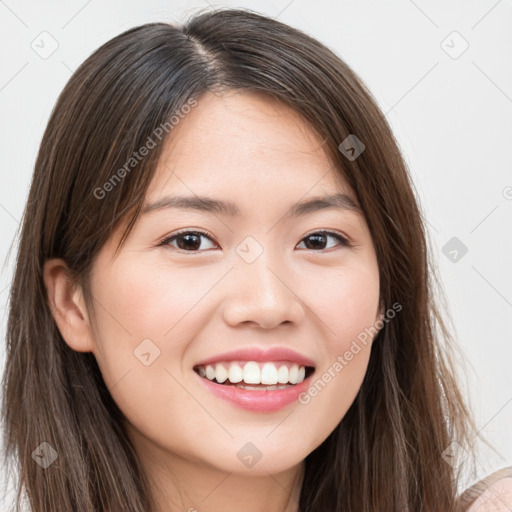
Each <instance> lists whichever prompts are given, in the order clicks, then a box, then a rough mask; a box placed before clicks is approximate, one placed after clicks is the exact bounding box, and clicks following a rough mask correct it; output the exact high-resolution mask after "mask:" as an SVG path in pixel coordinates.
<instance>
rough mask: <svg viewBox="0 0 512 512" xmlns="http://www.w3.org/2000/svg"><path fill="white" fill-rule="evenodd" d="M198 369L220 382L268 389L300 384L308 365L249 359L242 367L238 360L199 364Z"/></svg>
mask: <svg viewBox="0 0 512 512" xmlns="http://www.w3.org/2000/svg"><path fill="white" fill-rule="evenodd" d="M197 370H198V373H199V375H201V377H206V378H207V379H208V380H216V381H217V382H218V383H220V384H222V383H224V382H226V381H229V382H230V383H232V384H238V383H242V384H262V385H264V386H269V387H268V388H266V389H278V388H280V387H286V386H279V385H283V384H284V385H286V384H300V383H301V382H302V381H303V380H304V378H305V376H306V367H305V366H299V365H298V364H297V363H293V364H292V363H287V364H275V363H272V362H267V363H259V364H258V363H257V362H255V361H248V362H246V363H245V364H243V367H242V365H241V364H238V363H237V362H224V363H216V364H215V365H211V364H209V365H206V367H203V366H199V367H198V369H197ZM242 381H243V382H242ZM242 384H241V386H242ZM276 385H277V386H276ZM248 389H252V388H250V387H249V388H248Z"/></svg>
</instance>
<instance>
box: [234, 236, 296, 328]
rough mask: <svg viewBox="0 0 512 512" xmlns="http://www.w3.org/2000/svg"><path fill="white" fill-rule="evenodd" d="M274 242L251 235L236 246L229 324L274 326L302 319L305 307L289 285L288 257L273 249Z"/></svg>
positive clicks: (269, 238)
mask: <svg viewBox="0 0 512 512" xmlns="http://www.w3.org/2000/svg"><path fill="white" fill-rule="evenodd" d="M270 241H271V237H266V238H265V237H261V239H260V240H256V238H254V237H252V236H248V237H247V238H246V239H244V240H243V241H242V242H241V243H240V244H239V245H238V246H237V247H236V249H235V252H236V255H235V258H234V269H233V270H234V271H233V278H234V279H235V285H234V289H233V288H232V289H231V291H232V296H231V298H230V300H229V301H228V304H229V305H228V308H227V310H226V315H227V320H228V321H231V322H234V323H236V322H240V321H254V322H257V323H260V324H261V325H263V324H265V325H266V326H270V325H277V324H279V323H282V322H286V321H293V320H295V321H296V320H298V314H299V312H300V311H301V309H302V308H301V307H300V304H299V301H298V298H297V296H296V295H295V293H294V292H293V291H292V288H291V286H292V285H291V284H290V283H289V281H290V275H289V274H290V273H289V272H287V271H286V268H287V266H286V264H285V262H284V255H282V254H281V253H280V252H279V251H278V250H273V249H272V248H271V247H270V243H271V242H270Z"/></svg>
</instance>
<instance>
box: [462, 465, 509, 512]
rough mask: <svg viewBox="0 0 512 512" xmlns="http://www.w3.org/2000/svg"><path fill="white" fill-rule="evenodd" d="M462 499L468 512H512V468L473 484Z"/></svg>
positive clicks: (501, 470)
mask: <svg viewBox="0 0 512 512" xmlns="http://www.w3.org/2000/svg"><path fill="white" fill-rule="evenodd" d="M460 499H461V502H462V504H463V508H464V510H466V511H467V512H512V466H510V467H506V468H503V469H500V470H499V471H496V472H494V473H492V474H490V475H489V476H487V477H486V478H484V479H483V480H480V481H479V482H477V483H476V484H473V485H472V486H471V487H469V488H468V489H466V490H465V491H464V492H463V493H462V495H461V498H460Z"/></svg>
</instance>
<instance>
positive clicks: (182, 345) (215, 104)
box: [44, 92, 382, 512]
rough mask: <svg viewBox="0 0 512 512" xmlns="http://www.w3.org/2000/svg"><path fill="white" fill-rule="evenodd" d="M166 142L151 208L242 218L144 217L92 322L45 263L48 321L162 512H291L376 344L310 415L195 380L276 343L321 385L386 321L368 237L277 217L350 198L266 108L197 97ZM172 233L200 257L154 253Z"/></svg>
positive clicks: (308, 141) (263, 103)
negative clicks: (143, 355) (91, 380)
mask: <svg viewBox="0 0 512 512" xmlns="http://www.w3.org/2000/svg"><path fill="white" fill-rule="evenodd" d="M171 133H172V139H169V141H168V142H167V143H166V146H165V151H164V154H163V156H162V158H161V161H160V164H159V167H158V169H157V172H156V174H155V176H154V177H153V181H152V183H151V185H150V188H149V190H148V193H147V196H146V202H147V203H151V202H153V201H156V200H158V199H161V198H163V197H166V196H171V195H176V194H180V195H181V194H184V195H190V196H193V195H194V194H197V195H205V196H209V197H214V198H218V199H223V200H231V201H233V202H235V203H236V204H237V205H238V207H239V208H240V210H241V216H240V217H239V218H237V217H229V216H223V215H221V214H218V213H215V214H214V213H207V212H201V211H197V210H196V211H194V210H178V209H174V208H167V209H161V210H154V211H151V212H149V213H146V214H144V215H143V216H142V217H141V218H140V219H139V220H138V222H137V224H136V225H135V227H134V230H133V231H132V233H131V234H130V236H129V238H128V239H127V241H126V243H125V245H124V246H123V248H122V249H121V251H120V252H119V253H118V255H117V256H116V257H115V258H114V251H115V248H116V245H117V242H118V240H119V237H120V235H121V229H119V230H118V231H117V232H115V233H114V234H113V235H112V237H111V239H110V240H109V241H108V242H107V244H106V245H105V246H104V247H103V248H102V249H101V250H100V252H99V253H98V254H97V256H96V258H95V261H94V265H93V270H92V273H91V290H92V295H93V297H94V308H93V309H89V310H88V309H87V308H86V305H85V302H84V298H83V294H82V291H81V290H80V287H79V286H78V285H74V283H72V281H71V280H70V279H69V278H68V273H67V270H66V266H65V263H64V262H63V261H62V260H49V261H47V262H46V265H45V269H44V275H45V282H46V286H47V288H48V291H49V296H50V299H51V300H50V302H51V306H52V311H53V314H54V316H55V319H56V321H57V324H58V326H59V329H60V331H61V333H62V335H63V338H64V340H65V341H66V343H67V344H68V345H69V346H70V347H71V348H73V349H74V350H77V351H81V352H87V351H90V352H93V353H94V355H95V357H96V359H97V361H98V364H99V367H100V369H101V372H102V374H103V377H104V379H105V382H106V383H107V385H108V387H109V390H110V392H111V394H112V396H113V398H114V400H115V402H116V403H117V405H118V406H119V408H120V409H121V411H122V412H123V413H124V415H125V417H126V426H127V429H128V433H129V435H130V438H131V439H132V441H133V443H134V446H135V448H136V450H137V453H138V455H139V457H140V458H141V461H142V464H143V466H144V468H145V470H146V471H147V472H148V474H149V476H150V480H151V482H152V485H153V491H154V493H155V496H156V497H157V501H158V507H159V508H158V510H159V511H161V512H164V511H165V512H168V511H175V510H176V511H178V510H179V511H190V512H192V511H193V510H197V511H199V512H213V511H217V510H223V511H225V512H234V511H239V510H245V511H247V512H266V511H268V510H273V511H285V512H293V511H296V510H297V506H298V500H299V495H300V488H301V484H302V478H303V473H304V459H305V457H306V456H307V455H308V454H309V453H311V452H312V451H313V450H314V449H315V448H317V447H318V446H319V445H320V444H321V443H322V442H323V441H324V440H325V439H326V438H327V436H328V435H329V434H330V433H331V432H332V431H333V430H334V428H335V427H336V426H337V425H338V424H339V422H340V421H341V419H342V418H343V416H344V415H345V413H346V412H347V410H348V409H349V407H350V405H351V404H352V402H353V400H354V399H355V397H356V394H357V392H358V390H359V388H360V386H361V383H362V381H363V378H364V375H365V372H366V369H367V365H368V360H369V356H370V348H371V342H370V343H368V344H367V345H366V346H365V347H363V348H362V350H361V351H359V352H358V353H357V355H355V356H354V357H353V359H352V360H351V361H350V362H349V363H348V364H347V365H346V366H345V367H344V368H343V371H341V372H338V373H337V374H336V376H335V378H333V379H331V381H330V382H329V383H328V384H327V385H326V386H325V387H324V388H323V389H322V391H321V392H319V393H318V394H317V396H315V397H313V398H311V400H310V401H309V403H307V404H301V403H298V402H294V403H292V404H291V405H288V406H287V407H286V408H284V409H282V410H279V411H277V412H273V413H258V412H249V411H246V410H243V409H240V408H237V407H235V406H233V405H231V404H230V403H228V402H225V401H223V400H221V399H219V398H217V397H215V396H214V395H212V394H211V393H210V392H209V391H208V390H206V389H205V388H204V387H203V385H202V383H201V382H200V381H198V377H197V375H196V374H195V373H194V371H193V370H192V368H193V366H194V365H195V364H196V363H197V362H198V361H200V360H201V359H205V358H207V357H210V356H213V355H216V354H219V353H222V352H226V351H229V350H232V349H235V348H245V347H263V348H266V347H271V346H286V347H289V348H292V349H293V350H295V351H297V352H299V353H301V354H304V355H306V356H307V357H310V358H311V359H313V361H315V367H316V376H315V377H319V376H321V375H322V374H323V373H324V372H325V371H327V370H328V369H329V368H330V367H332V365H333V363H334V362H335V361H336V360H337V357H338V356H340V355H343V354H344V353H345V352H346V351H347V350H348V349H349V348H350V345H351V343H352V342H353V341H354V340H355V339H356V337H357V336H358V334H360V333H361V332H362V331H364V329H365V328H368V327H370V326H372V325H374V324H375V322H376V321H377V320H378V319H379V318H380V314H381V313H382V311H380V310H379V309H378V302H379V271H378V265H377V260H376V255H375V250H374V247H373V244H372V239H371V235H370V233H369V230H368V227H367V224H366V221H365V219H364V216H363V215H362V214H358V213H357V212H353V211H346V210H345V211H344V210H333V209H328V210H323V211H318V212H314V213H310V214H307V215H305V216H303V217H297V218H285V217H284V216H285V213H286V212H287V211H288V210H289V208H290V207H291V206H292V205H294V204H295V203H296V202H298V201H302V200H305V199H308V198H311V197H313V196H316V195H324V194H330V193H336V192H344V193H346V194H347V195H349V196H350V197H351V198H352V199H353V200H354V201H355V202H356V203H357V197H356V195H355V194H354V192H353V190H351V189H350V187H349V186H348V184H347V183H346V182H345V181H344V180H343V179H342V178H341V177H340V175H339V174H338V173H336V172H335V170H334V169H333V168H332V164H331V162H330V161H329V159H328V157H327V155H326V153H325V152H324V150H323V149H322V140H321V138H320V137H319V136H318V135H316V134H315V133H314V132H312V131H311V130H310V129H308V127H307V125H306V124H305V123H304V121H303V120H302V119H301V118H300V117H298V115H297V114H296V113H295V112H294V111H293V110H291V109H290V108H289V107H287V106H285V105H283V104H281V103H279V102H277V101H276V100H273V99H270V98H269V97H266V96H262V95H259V94H256V93H247V92H243V93H233V92H231V93H229V94H228V93H223V94H222V95H213V94H211V93H207V94H206V95H204V96H203V97H201V98H200V100H199V103H198V105H197V106H196V107H195V108H193V109H192V110H191V112H190V113H189V114H187V116H186V118H185V119H184V120H182V121H180V123H179V125H177V126H176V127H175V128H174V129H173V131H172V132H171ZM104 200H108V196H107V198H105V199H104ZM183 228H187V229H190V230H194V229H201V230H205V231H207V232H208V233H210V234H211V240H210V239H209V238H207V237H201V238H199V239H198V240H197V244H199V243H200V244H201V245H200V246H199V245H198V246H197V247H198V249H181V250H180V249H179V248H178V247H179V246H178V242H179V240H175V241H174V242H171V243H168V244H167V245H166V246H158V243H159V242H160V241H162V240H163V239H164V238H166V237H168V236H170V235H172V234H175V233H176V232H178V231H179V230H182V229H183ZM320 230H329V231H333V232H335V233H338V234H340V235H342V236H344V237H346V238H348V239H349V240H350V241H351V243H352V246H351V247H346V246H344V245H342V244H341V243H340V242H339V241H338V240H336V239H335V238H332V237H331V236H326V237H325V238H324V239H323V240H324V241H323V244H324V245H322V240H320V242H319V243H318V245H316V246H315V245H313V244H309V245H307V242H308V240H309V241H310V240H311V239H310V238H307V237H306V235H308V236H309V235H311V234H313V233H317V232H318V231H320ZM249 236H251V237H253V238H254V239H255V240H257V242H258V243H259V244H260V246H261V248H262V250H263V252H262V254H261V255H260V256H259V257H258V258H257V259H256V260H255V261H254V262H252V263H251V264H248V263H247V262H246V261H245V260H244V259H243V258H241V257H240V256H239V255H238V253H237V252H236V248H237V247H238V246H239V245H240V244H241V243H242V242H243V241H244V240H245V239H246V237H249ZM313 242H314V240H313ZM189 246H190V243H189V245H188V246H187V245H185V247H186V248H187V247H189ZM192 246H194V244H192ZM181 247H183V245H181ZM187 250H188V252H187ZM194 251H195V252H194ZM148 338H149V339H150V340H152V343H154V344H155V346H157V347H158V349H159V350H160V355H159V357H157V358H156V359H155V360H154V361H153V362H152V363H151V364H150V365H149V366H146V365H144V364H142V363H141V362H140V361H139V359H137V358H136V357H135V356H134V350H135V349H136V348H137V347H138V346H139V345H140V343H141V342H142V340H144V339H148ZM292 440H293V442H291V441H292ZM248 442H251V443H253V444H254V445H255V446H256V447H257V448H258V449H259V451H260V452H261V453H262V458H261V459H260V460H259V461H258V462H257V463H256V464H255V465H254V466H253V467H252V468H247V467H245V466H244V465H243V464H242V463H241V462H240V460H239V459H238V457H237V452H238V451H239V450H240V449H241V448H242V447H243V446H244V445H245V444H246V443H248Z"/></svg>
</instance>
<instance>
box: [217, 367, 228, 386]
mask: <svg viewBox="0 0 512 512" xmlns="http://www.w3.org/2000/svg"><path fill="white" fill-rule="evenodd" d="M215 378H216V379H217V382H220V383H221V384H222V383H223V382H224V381H225V380H226V379H227V378H228V372H227V370H226V368H224V366H223V365H221V364H218V365H217V366H215Z"/></svg>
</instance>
